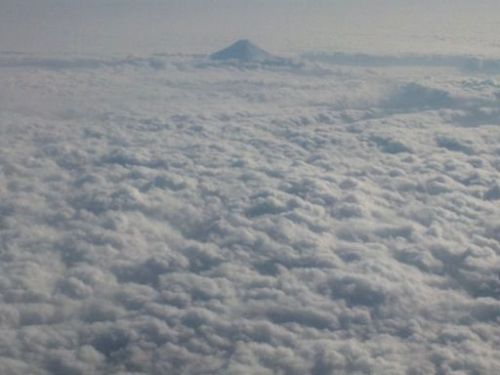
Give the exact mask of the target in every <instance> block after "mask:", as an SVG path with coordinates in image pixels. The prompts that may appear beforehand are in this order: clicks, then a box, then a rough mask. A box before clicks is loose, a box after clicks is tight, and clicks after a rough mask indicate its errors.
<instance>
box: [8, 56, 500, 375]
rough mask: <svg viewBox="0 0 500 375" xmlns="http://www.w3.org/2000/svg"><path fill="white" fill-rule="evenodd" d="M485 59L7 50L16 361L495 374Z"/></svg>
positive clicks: (496, 163) (153, 369)
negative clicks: (273, 59)
mask: <svg viewBox="0 0 500 375" xmlns="http://www.w3.org/2000/svg"><path fill="white" fill-rule="evenodd" d="M360 58H361V59H362V63H358V64H356V63H354V62H355V61H359V59H360ZM356 59H358V60H356ZM429 61H430V62H429ZM467 61H475V62H477V61H479V60H467V59H466V58H462V59H460V58H457V57H449V58H445V57H442V56H441V57H439V56H438V57H434V58H431V57H429V56H421V57H415V56H413V57H411V58H410V57H405V58H403V57H397V58H396V57H392V58H388V57H383V56H382V57H380V56H379V57H376V56H372V57H370V56H363V57H360V56H359V55H352V56H350V57H349V56H348V55H346V54H332V55H327V54H316V55H314V54H313V55H310V56H308V57H307V58H305V59H304V60H303V62H302V63H300V64H293V65H287V66H282V67H280V66H266V65H262V64H259V63H256V64H226V63H224V62H220V63H219V62H211V61H208V60H207V59H206V58H203V57H199V56H180V55H154V56H147V57H125V58H123V57H119V58H111V57H107V56H98V57H96V56H91V57H73V56H71V57H68V56H62V57H60V58H57V57H54V56H53V55H50V56H42V55H40V54H20V53H1V54H0V87H2V89H1V90H0V331H1V334H0V373H2V374H65V375H71V374H91V373H102V374H110V373H119V374H152V373H156V374H287V375H288V374H297V375H303V374H314V375H326V374H408V375H417V374H421V375H424V374H426V375H427V374H496V373H498V371H499V369H500V351H499V350H498V348H499V347H500V324H499V323H500V102H499V96H500V94H499V93H500V80H499V79H498V76H497V77H495V76H494V72H493V73H492V71H491V70H487V71H485V70H482V69H467V67H468V65H467V64H465V65H463V64H462V62H467ZM475 66H483V65H481V64H479V65H475ZM488 66H494V65H491V64H490V65H488ZM464 67H465V68H464Z"/></svg>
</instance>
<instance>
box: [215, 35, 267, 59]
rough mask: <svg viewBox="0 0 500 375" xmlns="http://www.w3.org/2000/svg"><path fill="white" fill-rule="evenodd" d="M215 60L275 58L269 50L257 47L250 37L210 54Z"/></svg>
mask: <svg viewBox="0 0 500 375" xmlns="http://www.w3.org/2000/svg"><path fill="white" fill-rule="evenodd" d="M210 57H211V58H212V59H213V60H238V61H243V62H252V61H267V60H274V59H275V57H274V56H273V55H271V54H270V53H269V52H267V51H265V50H263V49H262V48H260V47H257V46H256V45H255V44H253V43H252V42H251V41H250V40H248V39H241V40H238V41H236V42H235V43H233V44H231V45H230V46H229V47H227V48H224V49H222V50H220V51H218V52H215V53H214V54H212V55H211V56H210Z"/></svg>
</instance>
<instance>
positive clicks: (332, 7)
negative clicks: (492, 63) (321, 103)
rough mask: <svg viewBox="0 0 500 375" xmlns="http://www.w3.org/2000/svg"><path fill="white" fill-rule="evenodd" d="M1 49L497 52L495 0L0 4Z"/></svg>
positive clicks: (32, 0) (52, 0) (49, 0)
mask: <svg viewBox="0 0 500 375" xmlns="http://www.w3.org/2000/svg"><path fill="white" fill-rule="evenodd" d="M0 9H1V11H0V49H1V50H4V51H5V50H15V51H37V52H41V51H46V52H81V53H97V52H103V51H106V52H118V53H143V52H145V53H151V52H189V53H196V52H201V53H204V52H210V51H212V50H213V49H214V48H217V47H221V46H223V45H225V44H227V43H228V42H230V41H232V40H234V39H238V38H242V37H245V38H251V39H253V40H255V41H256V42H257V43H259V44H262V45H263V46H265V47H267V48H271V49H273V50H278V51H280V52H287V51H289V52H297V51H303V50H311V49H328V50H342V51H345V50H351V51H366V52H392V53H397V52H453V53H461V54H462V53H465V54H489V55H492V54H493V55H499V54H500V42H498V41H497V34H496V30H495V28H496V25H498V24H499V21H500V4H499V2H498V1H491V0H474V1H473V0H454V1H450V0H436V1H428V0H424V1H419V2H417V1H409V0H408V1H407V0H399V1H397V0H378V1H367V0H353V1H346V0H332V1H326V0H309V1H305V0H288V1H285V0H272V1H262V0H250V1H242V0H203V1H202V0H183V1H180V0H164V1H160V0H134V1H132V0H88V1H84V0H23V1H19V0H0Z"/></svg>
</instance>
